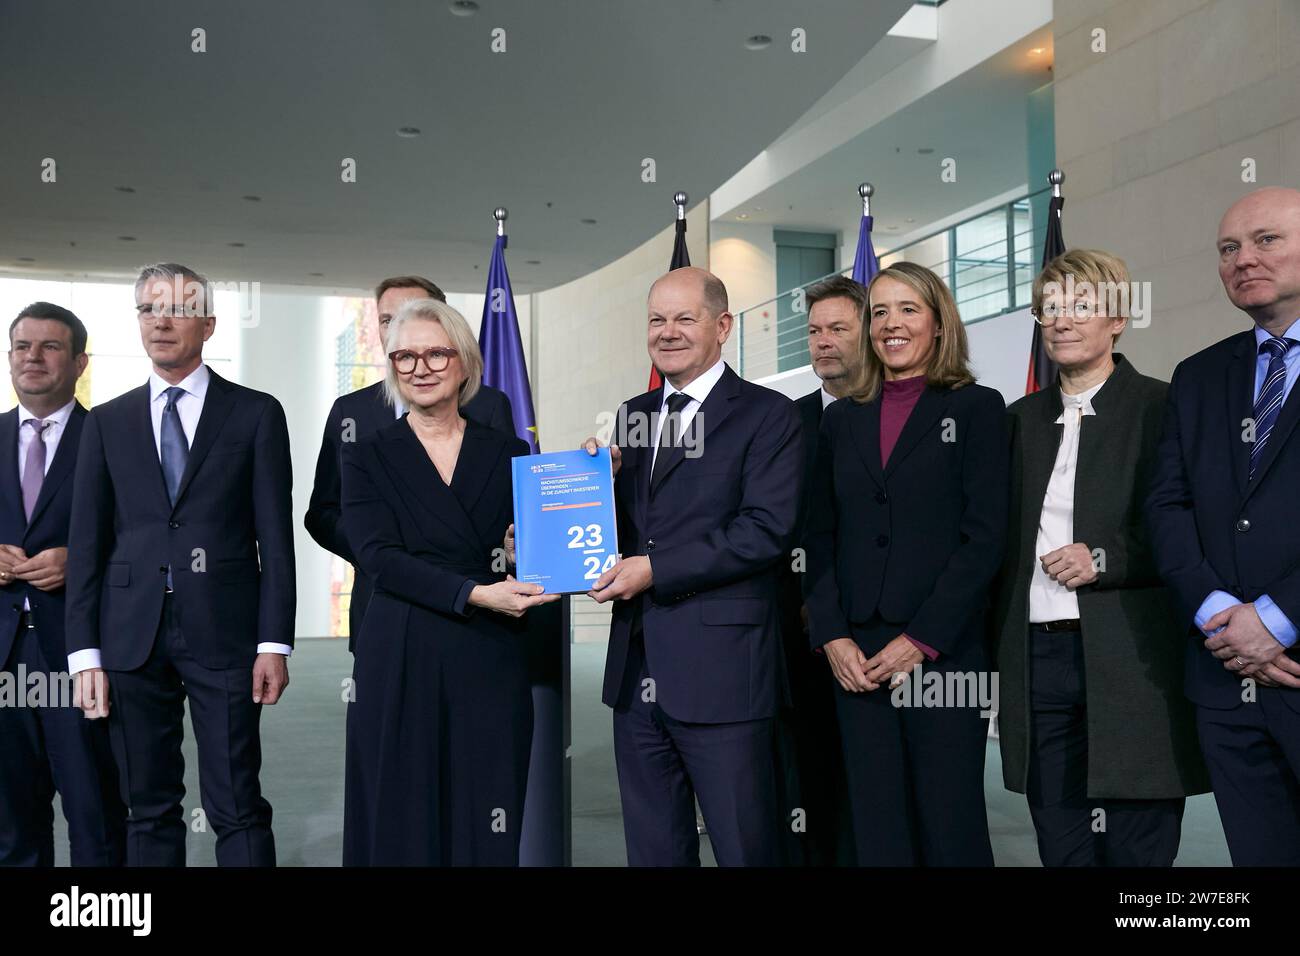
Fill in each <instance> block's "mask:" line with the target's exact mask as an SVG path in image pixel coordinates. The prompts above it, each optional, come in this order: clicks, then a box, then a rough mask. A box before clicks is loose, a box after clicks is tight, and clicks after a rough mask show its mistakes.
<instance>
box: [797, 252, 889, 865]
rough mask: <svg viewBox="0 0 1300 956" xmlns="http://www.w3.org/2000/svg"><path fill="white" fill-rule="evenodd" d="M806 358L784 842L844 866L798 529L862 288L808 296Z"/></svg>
mask: <svg viewBox="0 0 1300 956" xmlns="http://www.w3.org/2000/svg"><path fill="white" fill-rule="evenodd" d="M805 301H806V303H807V307H808V356H809V359H810V360H811V364H812V370H813V372H814V373H815V374H816V375H817V377H818V378H819V379H821V382H822V384H821V387H820V388H818V389H817V390H816V391H814V392H810V393H809V394H807V395H805V396H803V397H802V398H800V399H798V400H796V401H795V403H794V404H795V408H796V409H797V410H798V412H799V421H800V423H801V425H802V431H803V448H804V456H803V494H802V496H800V499H799V520H798V522H797V524H796V526H795V534H794V538H793V539H792V540H793V547H794V550H793V551H792V553H791V560H789V561H787V562H784V563H783V565H782V567H781V635H782V638H783V641H784V644H785V660H786V667H787V668H788V669H789V673H790V698H791V706H790V707H789V709H788V710H787V711H786V712H785V713H783V714H782V719H781V721H780V724H779V725H778V731H777V733H778V747H777V750H778V762H779V767H780V775H779V786H780V799H781V806H782V809H783V811H784V812H785V813H786V814H789V813H790V812H791V809H792V808H800V809H802V810H803V811H804V812H805V813H806V819H805V820H804V824H805V826H804V827H802V828H798V829H792V830H791V831H790V833H789V834H788V835H787V837H786V842H787V845H788V846H789V847H790V849H789V852H788V853H787V856H788V857H789V859H790V862H791V863H794V864H802V865H805V866H834V865H840V866H848V865H851V864H852V861H853V837H852V833H851V832H850V829H851V824H850V821H849V813H848V803H847V801H846V800H845V799H844V795H845V793H846V792H847V788H848V784H847V782H846V781H845V779H844V757H843V754H842V753H841V750H840V729H839V724H838V723H837V721H836V718H835V687H834V683H833V682H834V678H833V677H832V676H831V670H830V667H829V666H828V664H827V662H826V658H825V657H824V656H823V655H822V654H815V653H813V652H812V651H811V650H810V648H809V638H808V612H807V610H806V609H805V607H804V602H803V587H802V582H801V578H802V577H803V569H804V567H805V560H804V558H803V552H802V543H803V528H804V523H805V521H806V519H807V515H808V508H809V506H810V500H809V499H810V497H811V495H810V491H809V490H810V488H811V485H812V470H813V461H814V459H815V458H816V455H817V434H818V431H819V430H820V428H821V423H822V410H823V409H824V408H826V406H827V405H829V404H830V403H831V402H833V401H835V400H836V399H838V398H841V397H843V396H844V395H845V394H846V390H847V389H848V388H849V387H850V385H851V378H852V375H853V371H854V369H855V367H856V364H857V361H858V349H859V346H860V342H861V337H862V326H863V316H864V315H865V314H866V311H867V289H866V286H864V285H863V284H862V283H860V282H855V281H854V280H853V279H850V278H848V277H847V276H841V275H836V276H831V277H830V278H829V279H824V280H822V281H821V282H818V283H816V284H815V285H812V286H810V287H809V288H808V289H807V291H806V298H805Z"/></svg>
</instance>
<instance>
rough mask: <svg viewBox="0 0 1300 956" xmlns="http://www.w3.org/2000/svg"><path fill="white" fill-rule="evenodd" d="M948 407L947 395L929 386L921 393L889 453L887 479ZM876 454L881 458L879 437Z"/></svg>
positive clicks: (877, 415) (878, 419)
mask: <svg viewBox="0 0 1300 956" xmlns="http://www.w3.org/2000/svg"><path fill="white" fill-rule="evenodd" d="M947 407H948V395H947V393H946V392H941V391H940V390H939V389H937V388H934V387H932V386H929V385H927V386H926V388H925V391H923V392H922V393H921V397H920V398H919V399H917V402H916V406H915V407H914V408H913V409H912V414H910V415H908V416H907V422H906V423H905V424H904V425H903V431H902V434H900V435H899V436H898V441H897V442H896V443H895V444H894V450H893V451H891V452H890V453H889V464H887V465H886V466H885V478H886V479H887V478H889V476H890V475H892V474H893V473H894V471H895V470H896V469H897V468H898V465H899V463H900V462H902V460H903V459H904V458H906V457H907V456H908V455H909V454H911V452H912V450H913V449H914V448H915V447H916V446H917V444H918V443H919V442H920V441H921V438H922V437H923V436H925V435H926V434H928V433H929V431H930V429H931V428H932V427H933V426H934V423H935V422H936V421H938V420H939V416H940V415H942V414H943V411H944V409H945V408H947ZM876 421H877V423H879V421H880V413H879V412H877V413H876ZM876 454H877V457H879V454H880V445H879V437H877V444H876Z"/></svg>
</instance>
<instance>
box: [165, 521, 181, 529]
mask: <svg viewBox="0 0 1300 956" xmlns="http://www.w3.org/2000/svg"><path fill="white" fill-rule="evenodd" d="M180 526H181V523H180V522H179V521H168V522H167V527H169V528H179V527H180Z"/></svg>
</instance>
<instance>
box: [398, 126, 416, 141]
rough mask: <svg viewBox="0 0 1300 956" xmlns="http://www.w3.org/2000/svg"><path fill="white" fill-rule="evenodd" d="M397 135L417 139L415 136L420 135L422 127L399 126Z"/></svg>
mask: <svg viewBox="0 0 1300 956" xmlns="http://www.w3.org/2000/svg"><path fill="white" fill-rule="evenodd" d="M397 135H398V136H400V137H402V139H415V137H417V136H419V135H420V127H418V126H399V127H397Z"/></svg>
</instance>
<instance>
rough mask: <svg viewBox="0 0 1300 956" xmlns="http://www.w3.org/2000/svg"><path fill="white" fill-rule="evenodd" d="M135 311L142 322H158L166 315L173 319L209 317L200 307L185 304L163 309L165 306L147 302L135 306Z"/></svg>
mask: <svg viewBox="0 0 1300 956" xmlns="http://www.w3.org/2000/svg"><path fill="white" fill-rule="evenodd" d="M135 312H136V315H138V316H139V317H140V321H141V322H157V321H158V320H159V319H160V318H162V317H163V316H166V317H167V318H169V319H172V320H173V321H176V320H179V319H205V318H207V316H206V315H203V314H202V313H201V310H200V309H198V308H196V307H194V306H189V307H186V306H183V305H178V306H173V307H172V308H170V309H163V308H155V307H154V306H152V305H149V304H148V303H146V304H144V305H137V306H136V307H135Z"/></svg>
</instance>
